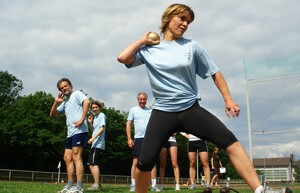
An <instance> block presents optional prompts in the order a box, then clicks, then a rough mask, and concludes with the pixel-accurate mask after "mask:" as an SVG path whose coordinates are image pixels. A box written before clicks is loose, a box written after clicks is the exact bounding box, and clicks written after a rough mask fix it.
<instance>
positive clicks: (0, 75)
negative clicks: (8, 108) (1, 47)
mask: <svg viewBox="0 0 300 193" xmlns="http://www.w3.org/2000/svg"><path fill="white" fill-rule="evenodd" d="M22 89H23V83H22V81H21V80H19V79H17V78H16V77H15V76H14V75H12V74H10V73H8V72H7V71H0V107H3V106H4V105H9V104H11V103H12V102H13V101H14V100H15V99H16V98H17V97H19V93H20V91H21V90H22Z"/></svg>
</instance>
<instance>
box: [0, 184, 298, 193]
mask: <svg viewBox="0 0 300 193" xmlns="http://www.w3.org/2000/svg"><path fill="white" fill-rule="evenodd" d="M89 186H91V184H84V188H85V191H84V192H85V193H92V192H97V191H91V190H87V188H88V187H89ZM63 187H64V184H54V183H42V182H12V181H0V193H56V192H57V191H59V190H61V189H62V188H63ZM102 188H103V189H102V192H121V193H122V192H124V193H129V185H116V184H103V185H102ZM232 188H234V189H236V190H237V191H239V192H240V193H252V191H251V190H250V188H248V187H247V186H245V185H243V186H241V185H239V186H233V187H232ZM291 188H292V190H293V193H297V192H298V193H300V189H299V188H297V187H296V186H291ZM219 190H220V189H213V193H218V192H219ZM202 191H203V187H200V186H199V187H197V189H196V190H189V189H188V188H187V187H184V186H182V187H181V190H180V191H176V192H178V193H200V192H202ZM149 192H151V191H149ZM162 192H166V193H167V192H175V191H174V187H173V186H165V189H164V191H162Z"/></svg>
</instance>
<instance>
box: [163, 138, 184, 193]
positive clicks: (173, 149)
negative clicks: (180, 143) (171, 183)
mask: <svg viewBox="0 0 300 193" xmlns="http://www.w3.org/2000/svg"><path fill="white" fill-rule="evenodd" d="M168 150H169V151H170V156H171V162H172V167H173V171H174V176H175V190H176V191H177V190H180V185H179V177H180V171H179V167H178V161H177V152H178V148H177V141H176V133H174V134H173V135H172V136H171V137H170V138H169V140H168V141H167V142H166V143H165V144H164V146H163V148H162V149H161V151H160V155H159V165H160V168H159V183H160V190H163V189H164V177H165V170H166V161H167V152H168Z"/></svg>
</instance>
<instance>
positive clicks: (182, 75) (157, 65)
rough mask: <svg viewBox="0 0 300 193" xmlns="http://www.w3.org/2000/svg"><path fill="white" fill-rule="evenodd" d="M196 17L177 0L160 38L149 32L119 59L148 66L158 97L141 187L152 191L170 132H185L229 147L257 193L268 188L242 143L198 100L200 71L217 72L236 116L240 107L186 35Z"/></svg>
mask: <svg viewBox="0 0 300 193" xmlns="http://www.w3.org/2000/svg"><path fill="white" fill-rule="evenodd" d="M193 20H194V12H193V10H192V9H191V8H190V7H188V6H186V5H184V4H172V5H170V6H169V7H168V8H167V9H166V10H165V11H164V13H163V15H162V18H161V21H162V22H161V34H162V41H161V42H160V40H152V39H151V38H148V34H149V33H150V32H147V33H146V34H145V35H143V36H142V37H141V38H139V39H138V40H137V41H135V42H134V43H132V44H130V45H129V46H127V47H126V48H125V49H123V50H122V51H121V53H120V54H119V55H118V58H117V59H118V61H119V62H120V63H123V64H125V65H126V67H128V68H131V67H135V66H139V65H142V64H145V65H146V68H147V74H148V78H149V82H150V84H151V87H152V93H153V96H154V98H155V102H154V105H153V110H152V114H151V117H150V120H149V123H148V126H147V132H146V135H145V138H144V142H143V146H142V149H141V154H140V157H139V163H138V166H137V168H138V169H137V170H136V182H137V192H138V193H144V192H145V193H146V192H147V186H148V181H149V179H150V170H151V169H152V168H153V166H154V165H155V161H156V159H157V157H158V156H159V153H160V150H161V148H162V146H163V144H164V143H165V141H167V140H168V138H169V136H170V135H171V134H173V133H175V132H180V131H183V132H186V133H190V134H193V135H195V136H197V137H199V138H201V139H203V140H207V141H211V142H212V143H214V144H216V145H217V146H219V147H222V148H224V149H226V152H227V154H228V155H229V157H230V159H231V162H232V163H233V165H234V167H235V169H236V171H237V172H238V174H239V175H240V176H241V177H242V178H243V179H244V180H245V182H246V183H247V184H248V185H249V186H250V187H251V189H252V190H255V193H258V192H260V191H261V189H262V188H263V187H262V186H261V184H260V181H259V179H258V177H257V174H256V172H255V170H254V167H253V165H252V163H251V161H250V159H249V156H248V155H247V152H246V151H245V149H244V148H243V146H242V145H241V143H240V142H239V141H238V140H237V138H236V137H235V135H234V134H233V133H232V132H231V131H230V130H229V129H228V128H227V127H226V126H225V125H224V124H223V123H222V122H221V121H220V120H219V119H218V118H217V117H215V116H214V115H212V114H211V113H210V112H208V111H207V110H205V109H204V108H203V107H200V106H199V104H198V100H199V98H200V97H199V94H198V89H197V82H196V75H199V76H200V77H201V78H203V79H205V78H207V77H210V76H212V79H213V81H214V83H215V85H216V87H217V88H218V89H219V91H220V93H221V95H222V97H223V100H224V103H225V112H226V114H227V116H228V117H231V116H232V117H237V116H238V115H239V112H240V108H239V106H238V104H237V103H236V102H235V101H234V100H233V99H232V96H231V94H230V92H229V89H228V86H227V83H226V81H225V79H224V77H223V75H222V74H221V72H220V71H219V68H218V67H217V65H216V64H215V63H214V61H213V60H212V58H211V57H210V56H209V55H208V54H207V52H206V51H205V50H204V48H203V47H202V46H201V45H200V44H199V43H198V42H196V41H194V40H191V39H186V38H184V37H183V34H184V33H185V31H186V30H187V29H188V27H189V25H190V24H191V23H192V22H193Z"/></svg>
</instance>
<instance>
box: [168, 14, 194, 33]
mask: <svg viewBox="0 0 300 193" xmlns="http://www.w3.org/2000/svg"><path fill="white" fill-rule="evenodd" d="M190 23H191V15H190V13H189V12H188V11H186V12H184V13H182V14H180V15H176V16H174V17H173V18H172V19H171V20H170V22H169V25H168V30H169V31H170V32H171V34H172V36H173V37H174V39H178V38H181V37H182V36H183V34H184V32H185V31H186V30H187V29H188V25H189V24H190Z"/></svg>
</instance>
